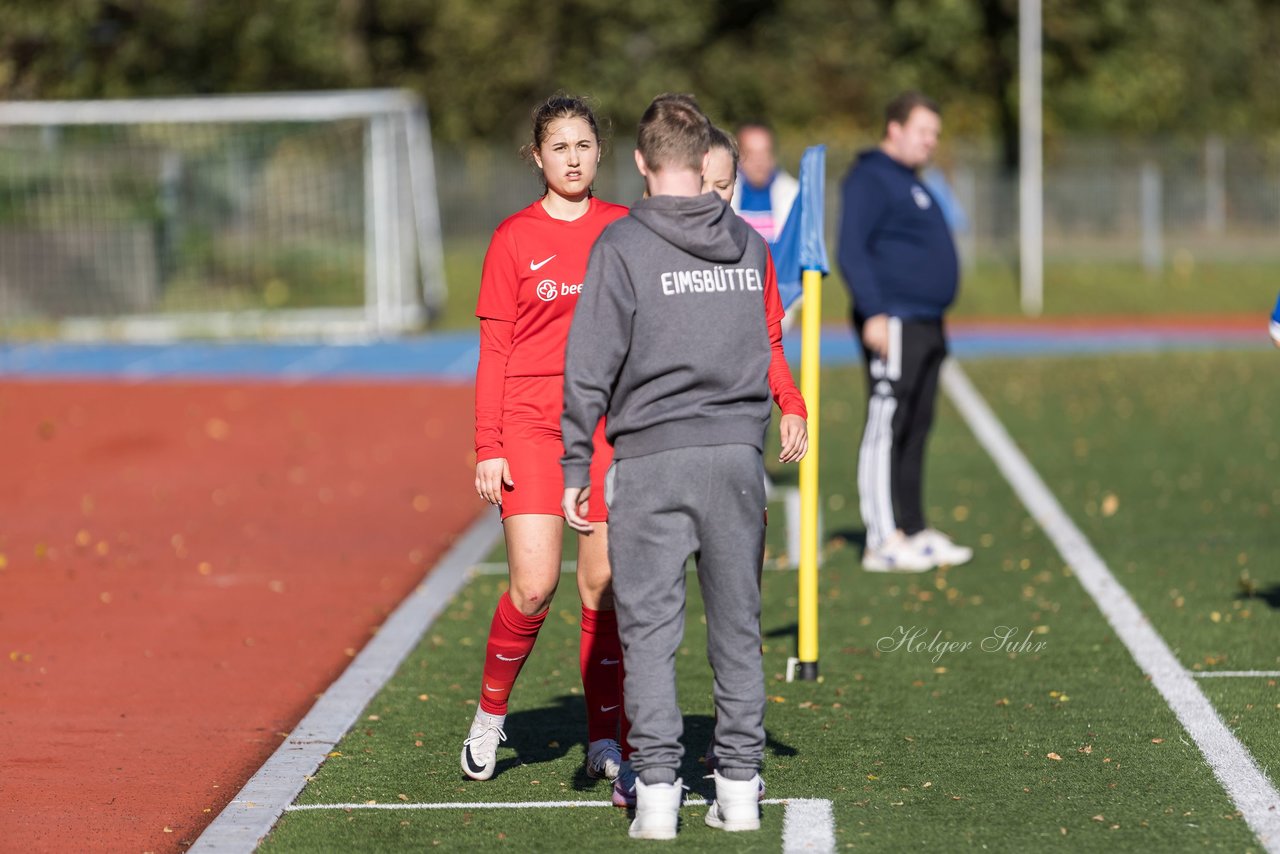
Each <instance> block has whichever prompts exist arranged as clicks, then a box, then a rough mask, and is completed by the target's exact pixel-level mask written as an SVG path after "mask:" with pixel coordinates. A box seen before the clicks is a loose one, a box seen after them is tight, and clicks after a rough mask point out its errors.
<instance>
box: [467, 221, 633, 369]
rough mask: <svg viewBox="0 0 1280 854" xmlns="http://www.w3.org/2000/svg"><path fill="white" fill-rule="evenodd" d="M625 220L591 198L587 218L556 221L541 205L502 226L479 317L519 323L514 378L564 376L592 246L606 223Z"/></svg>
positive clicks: (483, 280) (511, 364) (511, 361)
mask: <svg viewBox="0 0 1280 854" xmlns="http://www.w3.org/2000/svg"><path fill="white" fill-rule="evenodd" d="M626 215H627V209H626V208H625V207H623V206H622V205H614V204H610V203H609V202H603V201H601V200H599V199H595V198H593V199H592V200H591V206H590V208H589V209H588V210H587V212H586V213H585V214H583V215H582V216H580V217H578V218H577V219H575V220H573V221H572V222H566V221H564V220H559V219H554V218H552V217H551V215H550V214H548V213H547V212H546V210H545V209H544V208H543V207H542V202H541V201H537V202H534V203H533V204H531V205H529V207H527V208H525V209H524V210H522V211H519V212H518V213H515V214H512V215H511V216H509V217H507V219H506V220H504V221H503V223H502V224H501V225H499V226H498V228H497V231H495V232H494V234H493V240H492V241H491V242H490V243H489V251H488V253H486V254H485V258H484V272H483V273H482V274H481V277H480V299H479V302H478V304H477V305H476V316H477V317H481V318H492V319H494V320H505V321H509V322H512V323H514V324H515V328H514V330H513V333H512V339H511V353H510V356H509V357H508V359H507V365H506V375H507V376H509V377H547V376H554V375H556V374H563V373H564V347H565V341H566V340H568V337H569V324H570V323H571V322H572V320H573V309H574V306H576V305H577V304H578V294H580V293H581V292H582V281H583V279H584V278H586V272H587V258H588V256H590V254H591V247H592V246H594V245H595V242H596V238H597V237H599V236H600V232H602V231H604V228H605V226H607V225H608V224H609V223H611V222H613V221H614V220H615V219H619V218H621V217H624V216H626Z"/></svg>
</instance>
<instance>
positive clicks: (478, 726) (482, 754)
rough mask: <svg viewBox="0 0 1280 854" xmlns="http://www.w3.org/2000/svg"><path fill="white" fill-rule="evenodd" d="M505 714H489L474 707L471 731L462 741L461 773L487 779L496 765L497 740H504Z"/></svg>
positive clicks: (505, 738) (473, 777)
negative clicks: (474, 712) (474, 713)
mask: <svg viewBox="0 0 1280 854" xmlns="http://www.w3.org/2000/svg"><path fill="white" fill-rule="evenodd" d="M506 720H507V716H506V715H491V714H489V713H488V712H485V711H481V710H480V709H476V716H475V718H474V719H473V720H472V721H471V732H470V733H468V735H467V740H466V741H464V742H462V773H463V774H466V775H467V776H468V777H470V778H471V779H472V780H488V779H489V778H490V777H492V776H493V769H494V768H495V767H497V765H498V742H501V741H506V740H507V734H506V733H505V732H503V731H502V725H503V724H504V723H506Z"/></svg>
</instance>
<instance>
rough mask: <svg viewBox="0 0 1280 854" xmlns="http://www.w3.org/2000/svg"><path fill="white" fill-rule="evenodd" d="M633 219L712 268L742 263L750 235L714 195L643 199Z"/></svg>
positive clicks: (749, 228)
mask: <svg viewBox="0 0 1280 854" xmlns="http://www.w3.org/2000/svg"><path fill="white" fill-rule="evenodd" d="M631 216H632V217H633V218H634V219H636V220H638V221H639V222H640V223H641V224H642V225H643V226H645V227H646V228H648V229H649V230H650V231H652V232H654V233H655V234H657V235H658V236H659V237H661V238H662V239H663V240H666V241H667V242H668V243H671V244H673V245H675V246H676V247H678V248H680V249H682V250H684V251H685V252H688V253H689V254H690V255H693V256H694V257H696V258H701V259H703V260H704V261H709V262H711V263H713V264H735V263H737V262H738V261H739V260H741V259H742V256H743V254H745V253H746V251H747V238H748V236H749V235H750V233H751V226H749V225H747V224H746V222H744V221H743V220H742V219H741V218H740V217H739V216H738V215H737V214H735V213H734V212H733V210H732V208H730V207H729V204H728V203H727V202H725V201H724V200H723V199H721V198H720V197H719V196H717V195H716V194H715V193H703V194H702V195H700V196H653V197H652V198H648V199H641V200H640V201H638V202H636V203H635V204H634V205H632V206H631ZM726 221H727V222H728V225H729V227H728V228H725V225H724V224H725V222H726Z"/></svg>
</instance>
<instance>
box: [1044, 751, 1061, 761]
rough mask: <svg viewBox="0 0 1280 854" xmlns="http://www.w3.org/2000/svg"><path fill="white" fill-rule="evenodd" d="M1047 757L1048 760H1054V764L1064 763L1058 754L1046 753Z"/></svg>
mask: <svg viewBox="0 0 1280 854" xmlns="http://www.w3.org/2000/svg"><path fill="white" fill-rule="evenodd" d="M1045 755H1046V756H1047V757H1048V758H1050V759H1052V760H1053V761H1054V762H1061V761H1062V757H1061V756H1059V755H1058V754H1056V753H1046V754H1045Z"/></svg>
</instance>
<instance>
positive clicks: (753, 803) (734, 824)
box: [706, 771, 764, 831]
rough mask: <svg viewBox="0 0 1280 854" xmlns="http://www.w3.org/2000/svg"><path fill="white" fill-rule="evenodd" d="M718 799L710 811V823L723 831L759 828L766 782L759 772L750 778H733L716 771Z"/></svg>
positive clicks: (708, 813)
mask: <svg viewBox="0 0 1280 854" xmlns="http://www.w3.org/2000/svg"><path fill="white" fill-rule="evenodd" d="M715 778H716V799H715V803H713V804H712V805H711V809H709V810H707V819H706V821H707V824H709V825H710V826H712V827H718V828H720V829H721V830H730V831H739V830H759V829H760V794H761V793H762V792H763V791H764V781H763V780H761V779H760V775H759V774H756V775H755V776H754V777H752V778H751V779H750V780H730V779H729V778H728V777H722V776H720V772H719V771H716V772H715Z"/></svg>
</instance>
